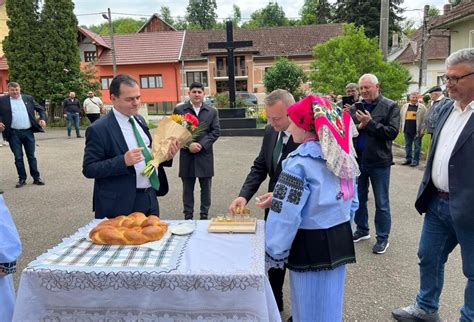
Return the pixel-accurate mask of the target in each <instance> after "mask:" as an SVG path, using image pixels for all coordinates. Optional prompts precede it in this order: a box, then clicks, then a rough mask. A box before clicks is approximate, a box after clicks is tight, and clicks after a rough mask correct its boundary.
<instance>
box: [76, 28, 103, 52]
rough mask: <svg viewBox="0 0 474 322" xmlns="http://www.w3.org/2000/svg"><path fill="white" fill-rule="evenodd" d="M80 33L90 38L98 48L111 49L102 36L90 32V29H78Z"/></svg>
mask: <svg viewBox="0 0 474 322" xmlns="http://www.w3.org/2000/svg"><path fill="white" fill-rule="evenodd" d="M78 29H79V32H80V33H82V34H83V35H84V36H85V37H87V38H89V39H90V40H92V42H93V43H95V44H96V45H98V46H102V47H105V48H110V47H109V45H107V43H106V42H105V40H104V39H103V38H102V36H100V35H98V34H96V33H95V32H92V31H90V30H89V29H86V28H84V27H78Z"/></svg>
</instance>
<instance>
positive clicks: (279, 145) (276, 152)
mask: <svg viewBox="0 0 474 322" xmlns="http://www.w3.org/2000/svg"><path fill="white" fill-rule="evenodd" d="M284 137H285V132H280V137H279V139H278V141H277V143H276V144H275V147H274V148H273V158H272V161H273V169H274V170H275V169H276V168H277V164H278V159H279V158H280V154H281V150H282V148H283V138H284Z"/></svg>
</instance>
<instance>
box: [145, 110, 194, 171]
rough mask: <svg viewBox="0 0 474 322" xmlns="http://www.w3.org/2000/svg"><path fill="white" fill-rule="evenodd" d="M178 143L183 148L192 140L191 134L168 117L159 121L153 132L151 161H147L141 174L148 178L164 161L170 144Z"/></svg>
mask: <svg viewBox="0 0 474 322" xmlns="http://www.w3.org/2000/svg"><path fill="white" fill-rule="evenodd" d="M176 140H177V141H178V143H179V145H180V146H185V145H187V144H189V143H190V142H191V141H192V140H193V136H192V134H191V132H190V131H189V130H188V129H186V127H184V126H182V125H180V124H178V123H176V122H175V121H173V120H172V119H171V118H170V117H164V118H162V119H161V121H160V123H159V124H158V127H157V128H156V129H155V131H154V132H153V143H152V146H151V147H152V150H151V154H152V156H153V159H152V160H150V161H148V163H147V165H146V167H145V169H143V171H142V173H143V174H144V175H146V176H147V177H149V176H150V175H151V173H153V171H154V170H155V169H157V168H158V165H159V164H160V163H162V162H163V161H166V154H167V153H168V151H169V148H170V146H171V144H172V143H173V142H174V141H176Z"/></svg>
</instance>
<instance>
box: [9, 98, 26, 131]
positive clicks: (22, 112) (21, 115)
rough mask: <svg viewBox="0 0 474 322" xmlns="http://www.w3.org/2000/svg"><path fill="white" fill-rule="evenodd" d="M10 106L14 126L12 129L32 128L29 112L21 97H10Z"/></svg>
mask: <svg viewBox="0 0 474 322" xmlns="http://www.w3.org/2000/svg"><path fill="white" fill-rule="evenodd" d="M10 105H11V108H12V124H11V128H12V129H15V130H27V129H29V128H30V127H31V122H30V118H29V116H28V111H27V110H26V105H25V102H23V99H22V98H21V96H20V97H19V98H12V97H10Z"/></svg>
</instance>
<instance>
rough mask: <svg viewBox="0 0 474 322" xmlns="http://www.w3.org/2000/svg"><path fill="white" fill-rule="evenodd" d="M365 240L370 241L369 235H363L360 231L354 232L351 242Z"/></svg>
mask: <svg viewBox="0 0 474 322" xmlns="http://www.w3.org/2000/svg"><path fill="white" fill-rule="evenodd" d="M365 239H370V235H369V233H364V232H362V231H360V230H356V232H355V233H354V234H353V235H352V241H353V242H354V243H357V242H359V241H361V240H365Z"/></svg>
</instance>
